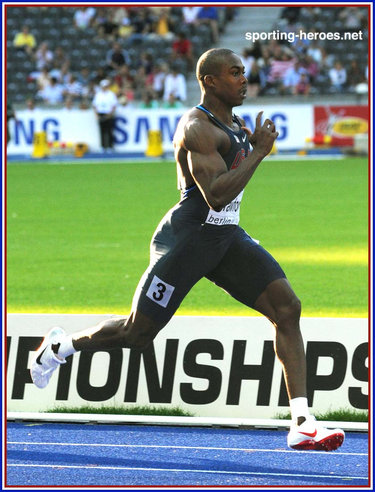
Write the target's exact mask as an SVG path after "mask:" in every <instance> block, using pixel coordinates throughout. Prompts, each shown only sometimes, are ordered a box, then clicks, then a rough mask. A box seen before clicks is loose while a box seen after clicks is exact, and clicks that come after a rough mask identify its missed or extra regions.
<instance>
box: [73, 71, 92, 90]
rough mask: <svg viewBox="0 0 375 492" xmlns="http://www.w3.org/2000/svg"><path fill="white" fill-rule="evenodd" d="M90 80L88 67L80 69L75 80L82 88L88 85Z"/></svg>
mask: <svg viewBox="0 0 375 492" xmlns="http://www.w3.org/2000/svg"><path fill="white" fill-rule="evenodd" d="M91 78H92V77H91V75H90V70H89V69H88V67H82V68H81V70H80V72H79V74H78V75H77V79H78V81H79V82H80V84H81V85H82V87H85V86H87V85H89V83H90V80H91Z"/></svg>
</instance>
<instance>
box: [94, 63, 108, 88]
mask: <svg viewBox="0 0 375 492" xmlns="http://www.w3.org/2000/svg"><path fill="white" fill-rule="evenodd" d="M105 78H106V72H105V68H104V67H99V68H98V69H97V70H96V72H95V73H94V76H93V78H92V80H93V82H94V84H95V85H99V84H100V82H101V81H102V80H103V79H105Z"/></svg>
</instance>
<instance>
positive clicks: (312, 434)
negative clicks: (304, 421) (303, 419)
mask: <svg viewBox="0 0 375 492" xmlns="http://www.w3.org/2000/svg"><path fill="white" fill-rule="evenodd" d="M317 433H318V431H317V430H316V429H315V431H314V432H302V431H300V434H303V435H304V436H307V437H315V436H316V434H317Z"/></svg>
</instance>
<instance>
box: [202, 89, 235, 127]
mask: <svg viewBox="0 0 375 492" xmlns="http://www.w3.org/2000/svg"><path fill="white" fill-rule="evenodd" d="M200 104H201V105H202V106H204V107H205V108H206V109H208V111H210V112H211V113H212V114H213V115H214V116H215V117H216V118H217V119H218V120H220V121H221V122H222V123H224V125H227V126H229V127H231V126H232V108H231V107H230V106H229V107H228V106H226V105H224V104H223V103H222V102H221V101H218V100H211V99H210V98H208V97H207V96H203V97H202V99H201V102H200Z"/></svg>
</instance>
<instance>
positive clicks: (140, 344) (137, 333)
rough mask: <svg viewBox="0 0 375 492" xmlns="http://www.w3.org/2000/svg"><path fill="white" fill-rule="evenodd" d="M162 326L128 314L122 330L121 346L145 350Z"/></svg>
mask: <svg viewBox="0 0 375 492" xmlns="http://www.w3.org/2000/svg"><path fill="white" fill-rule="evenodd" d="M162 328H163V325H161V324H158V323H153V322H152V321H151V320H146V319H140V318H136V319H134V317H132V316H130V317H129V318H128V320H127V322H126V324H125V325H124V328H123V331H122V346H123V347H127V348H131V349H137V350H140V351H143V350H146V349H147V347H149V346H150V345H151V343H152V341H153V340H154V338H155V337H156V335H157V334H158V333H159V331H160V330H161V329H162Z"/></svg>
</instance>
